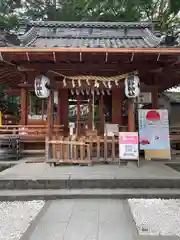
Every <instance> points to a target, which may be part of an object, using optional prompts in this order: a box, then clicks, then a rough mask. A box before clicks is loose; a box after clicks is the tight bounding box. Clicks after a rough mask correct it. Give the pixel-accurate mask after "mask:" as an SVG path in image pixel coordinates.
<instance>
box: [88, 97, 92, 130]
mask: <svg viewBox="0 0 180 240" xmlns="http://www.w3.org/2000/svg"><path fill="white" fill-rule="evenodd" d="M88 110H89V112H88V129H91V130H92V99H90V100H89V104H88Z"/></svg>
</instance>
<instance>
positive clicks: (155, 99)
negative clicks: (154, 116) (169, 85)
mask: <svg viewBox="0 0 180 240" xmlns="http://www.w3.org/2000/svg"><path fill="white" fill-rule="evenodd" d="M151 97H152V109H157V108H158V88H156V87H153V88H152V90H151Z"/></svg>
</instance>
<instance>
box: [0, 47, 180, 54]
mask: <svg viewBox="0 0 180 240" xmlns="http://www.w3.org/2000/svg"><path fill="white" fill-rule="evenodd" d="M0 52H1V53H24V54H26V53H52V52H54V53H58V52H60V53H62V52H65V53H66V52H67V53H81V52H84V53H85V52H86V53H141V54H147V53H151V54H153V53H154V54H158V53H161V54H179V53H180V48H173V47H172V48H73V47H72V48H71V47H70V48H30V47H26V48H25V47H8V48H4V47H1V48H0Z"/></svg>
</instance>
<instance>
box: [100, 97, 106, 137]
mask: <svg viewBox="0 0 180 240" xmlns="http://www.w3.org/2000/svg"><path fill="white" fill-rule="evenodd" d="M99 116H100V129H99V131H100V134H104V122H105V118H104V96H103V94H101V96H100V101H99Z"/></svg>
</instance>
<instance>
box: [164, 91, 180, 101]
mask: <svg viewBox="0 0 180 240" xmlns="http://www.w3.org/2000/svg"><path fill="white" fill-rule="evenodd" d="M164 95H165V96H166V97H168V99H169V101H170V103H172V104H173V103H178V104H179V103H180V92H166V93H164Z"/></svg>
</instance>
